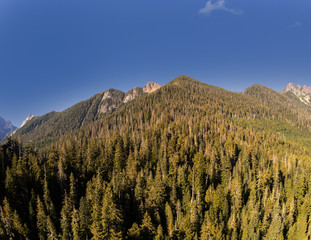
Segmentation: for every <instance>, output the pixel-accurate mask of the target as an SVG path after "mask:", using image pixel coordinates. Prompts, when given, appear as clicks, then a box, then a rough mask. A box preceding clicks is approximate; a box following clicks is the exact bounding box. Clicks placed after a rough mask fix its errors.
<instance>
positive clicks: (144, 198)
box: [0, 76, 311, 239]
mask: <svg viewBox="0 0 311 240" xmlns="http://www.w3.org/2000/svg"><path fill="white" fill-rule="evenodd" d="M131 94H134V93H133V92H132V93H131ZM111 95H112V93H111ZM102 97H103V95H101V99H102ZM107 99H110V98H107ZM296 100H297V99H296ZM296 100H293V99H291V97H290V96H287V95H282V94H279V93H276V92H274V91H273V90H271V89H268V88H265V87H262V86H258V85H257V86H252V87H251V88H249V89H248V90H247V91H246V93H234V92H230V91H226V90H224V89H221V88H218V87H214V86H210V85H207V84H204V83H201V82H199V81H196V80H194V79H192V78H190V77H187V76H180V77H178V78H177V79H175V80H173V81H172V82H170V83H168V84H166V85H165V86H163V87H161V88H160V89H158V90H156V91H154V92H152V93H150V94H144V95H142V96H141V97H140V98H138V99H137V100H136V101H130V102H128V103H127V104H123V105H122V106H120V107H118V108H116V109H115V111H112V112H109V113H107V114H104V115H103V117H101V118H99V119H97V120H96V121H94V122H91V123H90V124H86V125H83V126H81V127H80V128H79V129H76V130H75V131H73V132H71V133H66V134H64V135H62V136H61V137H60V138H59V139H58V140H57V141H56V142H55V143H53V144H50V145H46V146H45V148H43V149H42V148H41V149H40V150H39V151H35V150H34V148H32V147H31V146H27V147H25V148H22V144H20V143H19V142H18V141H16V140H12V139H10V140H9V141H8V142H7V143H6V144H4V145H2V146H1V147H0V162H1V163H2V167H3V169H6V171H0V189H1V192H2V193H3V194H1V196H0V212H1V220H2V221H3V222H5V223H8V224H7V225H8V226H9V227H5V226H7V225H3V224H0V229H1V231H0V238H4V236H5V235H9V236H13V235H14V236H15V237H16V238H21V239H24V238H25V239H27V238H28V239H47V238H49V237H50V236H57V237H59V238H62V239H69V238H70V237H71V236H75V238H77V239H92V238H97V239H102V238H107V239H166V238H167V239H308V237H309V236H310V234H309V230H308V229H310V228H309V224H310V223H309V219H310V218H311V212H310V206H311V198H310V194H309V192H310V190H311V179H310V176H311V158H310V156H311V154H310V148H308V147H307V146H305V145H303V144H301V143H299V142H297V141H292V140H290V139H288V138H286V137H284V136H283V135H282V134H279V133H278V132H277V131H274V130H273V129H270V128H269V126H265V123H266V121H269V123H279V122H282V123H283V127H284V128H285V129H288V128H290V127H291V128H293V129H295V130H296V131H299V132H301V133H302V134H304V133H308V132H307V131H301V130H300V129H299V128H297V127H295V125H294V121H295V116H294V114H292V112H291V111H290V110H289V109H290V107H291V106H289V107H287V106H286V102H289V103H291V104H294V105H295V104H298V103H299V104H302V103H300V102H299V100H298V103H297V101H296ZM271 101H272V102H271ZM282 102H283V104H281V103H282ZM280 104H281V105H280ZM294 105H293V106H294ZM297 106H299V105H297ZM302 106H303V105H302ZM282 109H284V112H282V111H281V110H282ZM288 113H290V115H289V116H288ZM35 120H36V119H34V120H33V121H35ZM255 121H258V122H260V123H263V124H262V126H264V127H263V128H262V129H259V128H258V127H255V126H254V125H253V124H252V122H255ZM21 196H22V197H21ZM2 209H3V210H2ZM13 213H14V215H13ZM12 216H14V218H13V217H12ZM7 219H9V220H10V221H4V220H7ZM103 236H104V237H103ZM4 239H5V238H4Z"/></svg>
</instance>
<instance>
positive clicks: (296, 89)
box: [281, 83, 311, 105]
mask: <svg viewBox="0 0 311 240" xmlns="http://www.w3.org/2000/svg"><path fill="white" fill-rule="evenodd" d="M286 92H291V93H293V94H294V95H296V96H297V97H298V98H299V99H300V101H301V102H303V103H304V104H307V105H309V104H310V103H311V87H307V86H306V85H304V86H302V87H301V86H300V85H295V84H294V83H289V84H288V85H287V87H286V88H285V89H284V90H282V91H281V93H286Z"/></svg>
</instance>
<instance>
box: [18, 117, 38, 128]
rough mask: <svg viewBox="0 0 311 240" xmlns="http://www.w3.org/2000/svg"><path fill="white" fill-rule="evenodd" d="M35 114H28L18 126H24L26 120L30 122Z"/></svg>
mask: <svg viewBox="0 0 311 240" xmlns="http://www.w3.org/2000/svg"><path fill="white" fill-rule="evenodd" d="M35 117H36V116H35V115H32V114H29V115H28V117H27V118H26V119H25V120H24V121H23V123H22V125H21V126H20V127H21V128H22V127H24V126H25V125H26V124H27V123H28V122H30V121H31V120H32V119H34V118H35Z"/></svg>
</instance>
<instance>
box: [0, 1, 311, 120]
mask: <svg viewBox="0 0 311 240" xmlns="http://www.w3.org/2000/svg"><path fill="white" fill-rule="evenodd" d="M310 12H311V1H310V0H283V1H280V0H261V1H258V0H256V1H255V0H214V1H207V0H165V1H161V0H160V1H159V0H147V1H146V0H132V1H129V0H91V1H86V0H83V1H82V0H66V1H64V0H44V1H43V0H27V1H25V0H0V81H1V82H0V84H1V85H0V86H1V88H0V90H1V91H0V116H2V117H4V118H5V119H9V120H11V121H12V122H13V123H14V124H15V125H17V126H19V125H20V124H21V122H22V121H23V120H24V119H25V118H26V116H27V115H28V114H30V113H31V114H35V115H42V114H44V113H46V112H49V111H51V110H56V111H62V110H64V109H66V108H68V107H70V106H71V105H73V104H75V103H76V102H78V101H81V100H84V99H87V98H89V97H91V96H92V95H94V94H95V93H98V92H101V91H103V90H106V89H108V88H118V89H121V90H123V91H127V90H129V89H131V88H132V87H134V86H144V85H145V83H147V82H148V81H155V82H158V83H160V84H165V83H167V82H169V81H170V80H172V79H173V78H175V77H177V76H179V75H181V74H186V75H189V76H192V77H194V78H196V79H198V80H200V81H202V82H206V83H208V84H212V85H216V86H220V87H223V88H225V89H228V90H232V91H244V89H245V88H247V87H248V86H250V85H252V84H255V83H257V84H263V85H266V86H268V87H270V88H273V89H275V90H278V91H279V90H281V89H282V88H284V87H285V86H286V85H287V83H288V82H294V83H296V84H300V85H304V84H306V85H309V86H310V85H311V47H310V44H311V14H310Z"/></svg>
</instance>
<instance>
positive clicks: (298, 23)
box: [288, 21, 302, 28]
mask: <svg viewBox="0 0 311 240" xmlns="http://www.w3.org/2000/svg"><path fill="white" fill-rule="evenodd" d="M288 26H289V27H290V28H298V27H301V26H302V23H301V22H299V21H296V22H295V23H293V24H291V25H288Z"/></svg>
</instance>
